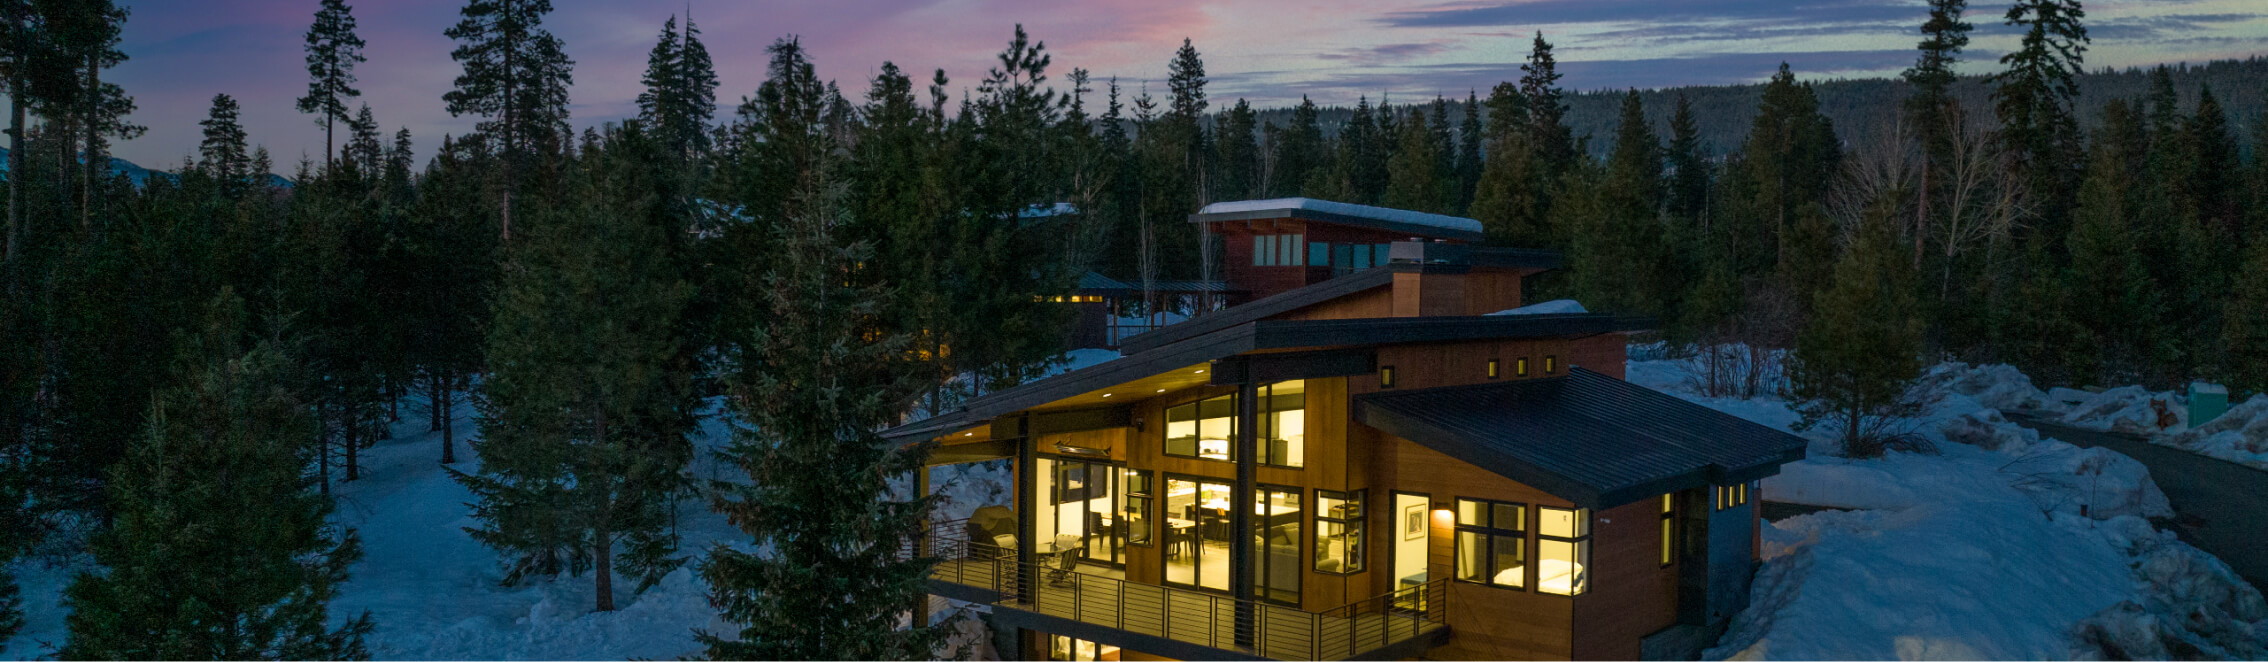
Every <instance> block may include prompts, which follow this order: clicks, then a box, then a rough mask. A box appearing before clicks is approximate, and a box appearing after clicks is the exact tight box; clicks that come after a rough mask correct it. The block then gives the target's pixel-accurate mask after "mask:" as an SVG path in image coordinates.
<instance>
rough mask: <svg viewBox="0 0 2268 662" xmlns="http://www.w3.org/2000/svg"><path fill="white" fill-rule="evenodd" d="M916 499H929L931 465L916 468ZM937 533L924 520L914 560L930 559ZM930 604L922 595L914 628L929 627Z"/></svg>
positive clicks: (924, 595)
mask: <svg viewBox="0 0 2268 662" xmlns="http://www.w3.org/2000/svg"><path fill="white" fill-rule="evenodd" d="M914 498H916V499H927V498H929V465H928V464H923V465H921V466H919V467H915V468H914ZM936 532H937V525H936V523H935V522H930V521H928V518H923V521H922V524H921V533H919V534H917V535H916V536H915V537H914V550H913V551H914V558H916V559H926V558H930V550H931V549H932V541H931V538H934V537H936ZM964 556H965V555H964ZM929 602H930V598H929V596H928V595H927V594H923V595H922V597H921V604H919V605H915V606H914V611H913V624H912V625H913V627H915V628H925V627H929Z"/></svg>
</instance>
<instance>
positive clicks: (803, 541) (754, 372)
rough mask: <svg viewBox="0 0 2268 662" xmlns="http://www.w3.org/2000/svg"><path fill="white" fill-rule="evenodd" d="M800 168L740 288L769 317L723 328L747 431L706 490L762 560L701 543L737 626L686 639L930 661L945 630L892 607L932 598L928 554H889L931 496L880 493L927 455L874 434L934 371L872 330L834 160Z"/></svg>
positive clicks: (878, 296)
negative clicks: (736, 473)
mask: <svg viewBox="0 0 2268 662" xmlns="http://www.w3.org/2000/svg"><path fill="white" fill-rule="evenodd" d="M822 154H831V152H822ZM811 165H812V166H813V168H814V169H813V170H811V171H807V172H802V173H791V174H789V175H786V176H790V177H793V179H794V180H795V181H797V182H799V187H798V188H799V190H798V191H797V195H796V200H795V201H794V202H792V203H791V205H790V206H791V207H792V208H793V209H794V210H795V213H794V214H791V215H788V216H787V217H786V221H785V222H783V223H780V224H778V225H776V226H773V227H772V229H771V231H772V232H773V235H772V236H773V238H774V241H775V242H776V244H777V246H778V248H779V250H778V252H777V253H776V258H775V260H774V262H773V263H771V264H767V265H763V266H762V267H756V266H754V265H751V266H750V267H749V268H750V269H761V276H755V280H756V282H759V283H761V284H762V286H761V287H758V288H755V289H753V290H750V291H752V292H756V293H758V294H757V298H758V299H760V307H761V308H762V309H763V310H764V311H765V318H766V323H764V324H761V325H748V326H742V327H739V328H738V329H736V333H737V334H738V335H737V336H736V337H735V339H734V342H735V343H737V344H738V345H739V346H740V347H741V348H742V349H741V350H740V352H739V353H738V354H737V356H739V357H740V360H739V362H738V363H737V364H736V365H734V366H732V368H731V371H732V372H731V376H730V377H729V378H728V380H729V382H730V384H731V386H730V390H729V392H730V394H731V396H732V398H731V399H730V402H733V403H735V404H734V406H735V408H736V411H735V413H736V414H738V416H739V417H740V419H741V420H743V421H746V422H747V424H748V425H747V426H746V427H738V428H736V430H737V434H736V436H735V438H734V440H733V446H732V449H731V451H730V452H729V457H731V458H732V460H733V461H734V462H735V463H736V464H738V466H740V468H741V469H742V470H743V471H746V472H747V474H748V478H749V480H748V481H746V482H744V483H727V484H719V485H718V486H717V487H718V489H720V490H722V491H724V492H725V493H726V494H728V495H730V496H725V497H720V498H719V500H718V501H717V503H716V507H717V508H718V509H719V510H721V511H723V512H724V513H725V514H726V516H727V517H729V518H730V519H731V520H732V521H733V523H734V524H735V525H737V526H739V527H740V528H741V530H743V531H746V532H748V534H749V535H751V536H752V537H753V538H754V540H753V541H752V543H753V547H755V548H758V549H763V550H767V551H766V553H763V554H752V553H749V552H744V551H740V550H738V549H735V548H733V547H729V546H725V545H718V546H716V547H713V548H711V549H710V551H709V555H708V557H707V559H706V560H705V561H704V562H703V563H702V564H701V574H702V577H703V578H704V579H706V580H707V582H708V584H709V586H710V587H711V589H710V590H711V594H710V600H711V601H712V602H714V603H715V604H717V605H718V606H719V607H720V608H721V610H722V611H723V616H724V618H725V620H726V621H728V622H730V623H732V624H733V625H734V626H735V627H737V628H739V631H738V632H737V633H711V632H701V633H699V636H700V639H701V642H702V644H703V645H705V646H707V648H708V650H707V651H706V656H707V657H709V658H713V659H930V658H932V657H934V656H936V655H938V654H939V651H940V648H941V647H942V646H943V644H944V642H945V635H946V634H947V633H948V632H949V631H951V629H952V624H950V623H947V624H940V625H934V626H933V625H930V624H927V623H916V624H913V627H907V624H906V623H905V614H906V613H907V612H910V611H913V610H914V609H915V608H916V606H918V605H919V604H921V603H922V602H923V601H926V600H928V599H929V597H928V595H927V592H926V589H925V588H924V583H925V582H926V581H927V577H928V575H929V570H930V568H931V567H932V566H933V565H934V564H935V559H930V558H914V559H903V560H902V559H900V558H899V556H898V555H899V552H900V550H903V549H906V548H907V547H908V546H909V545H910V544H911V543H912V541H913V540H914V539H915V537H916V536H919V535H921V534H922V532H923V531H922V527H923V523H924V522H925V521H926V520H927V516H928V514H929V512H930V509H931V506H932V504H933V501H932V497H927V496H924V497H918V498H914V499H909V500H899V499H896V498H893V497H891V496H890V484H891V482H892V481H894V480H898V479H901V478H903V477H905V476H906V475H907V474H908V472H911V471H915V470H919V469H921V468H922V457H923V456H924V455H925V454H926V453H928V452H929V448H928V444H917V445H912V446H906V445H900V444H898V443H895V442H891V441H885V440H883V439H881V438H880V437H879V436H877V435H876V434H875V431H876V430H878V429H880V428H881V426H883V425H884V424H886V423H887V422H889V421H890V420H893V419H894V418H895V417H896V416H897V415H898V413H899V412H898V406H899V403H901V402H904V401H905V400H906V399H907V398H908V397H910V396H911V395H912V394H914V393H916V392H918V391H919V390H920V389H922V388H924V387H925V384H923V381H924V378H925V377H928V376H930V375H933V374H934V373H933V372H932V371H930V370H928V369H924V368H921V367H919V366H918V365H916V362H917V361H919V359H918V358H916V357H917V355H916V354H914V353H913V352H911V351H909V350H910V349H912V347H913V345H912V344H911V339H910V338H909V337H908V336H907V335H906V334H904V333H900V332H893V331H891V330H889V329H888V328H886V327H885V326H883V325H882V324H881V323H880V322H881V321H882V320H883V319H885V314H886V311H887V310H888V309H889V308H890V307H891V306H892V305H894V303H893V296H892V292H891V290H890V289H888V286H887V285H886V284H884V283H879V282H876V281H875V280H874V279H870V278H866V277H864V276H863V275H862V274H861V273H860V271H861V270H862V267H861V265H869V264H873V262H872V261H871V258H872V256H873V255H874V252H873V247H872V246H870V245H867V244H864V243H850V242H846V241H844V240H843V239H842V236H843V228H844V227H845V226H846V225H848V224H850V223H851V219H849V218H848V217H847V215H846V213H845V206H844V201H843V199H842V198H843V189H842V186H843V185H842V184H841V183H839V181H838V180H837V179H836V176H835V174H834V173H835V172H836V171H835V168H837V167H839V165H838V164H835V163H832V162H831V160H820V161H817V162H813V163H812V164H811ZM734 635H737V636H734Z"/></svg>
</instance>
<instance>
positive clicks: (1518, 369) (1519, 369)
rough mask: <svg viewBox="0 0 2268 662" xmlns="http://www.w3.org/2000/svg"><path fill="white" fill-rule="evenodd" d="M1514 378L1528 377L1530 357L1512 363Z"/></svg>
mask: <svg viewBox="0 0 2268 662" xmlns="http://www.w3.org/2000/svg"><path fill="white" fill-rule="evenodd" d="M1512 376H1514V377H1526V376H1528V357H1525V356H1523V357H1520V358H1519V359H1518V360H1516V361H1514V362H1513V363H1512Z"/></svg>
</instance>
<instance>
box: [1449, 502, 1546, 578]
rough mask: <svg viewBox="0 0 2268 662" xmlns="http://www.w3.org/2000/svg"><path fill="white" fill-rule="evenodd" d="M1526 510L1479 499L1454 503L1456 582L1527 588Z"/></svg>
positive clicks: (1517, 506)
mask: <svg viewBox="0 0 2268 662" xmlns="http://www.w3.org/2000/svg"><path fill="white" fill-rule="evenodd" d="M1526 524H1527V506H1523V505H1521V504H1517V503H1504V502H1500V501H1482V500H1480V499H1458V500H1457V559H1456V563H1457V574H1456V577H1457V580H1458V581H1467V582H1474V583H1478V584H1490V585H1495V586H1509V587H1514V588H1518V587H1523V586H1527V585H1528V564H1527V554H1526V552H1527V546H1528V536H1527V533H1526V531H1527V526H1526Z"/></svg>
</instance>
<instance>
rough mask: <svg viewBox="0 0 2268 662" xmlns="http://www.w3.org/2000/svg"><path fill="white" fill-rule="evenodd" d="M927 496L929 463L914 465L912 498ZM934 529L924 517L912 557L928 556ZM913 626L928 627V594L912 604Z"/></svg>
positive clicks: (923, 557)
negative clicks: (916, 603)
mask: <svg viewBox="0 0 2268 662" xmlns="http://www.w3.org/2000/svg"><path fill="white" fill-rule="evenodd" d="M928 496H929V465H928V464H926V463H925V464H923V465H921V466H920V467H916V468H915V469H914V498H916V499H921V498H927V497H928ZM935 530H936V526H935V525H934V524H932V523H930V522H928V521H927V519H926V518H925V519H924V521H923V522H922V524H921V533H919V534H918V537H916V538H914V558H917V559H926V558H929V556H930V552H931V549H932V548H931V545H930V538H931V534H932V533H934V532H935ZM913 626H914V627H916V628H924V627H929V596H928V595H927V594H924V595H923V596H922V598H921V604H919V605H915V606H914V611H913Z"/></svg>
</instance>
